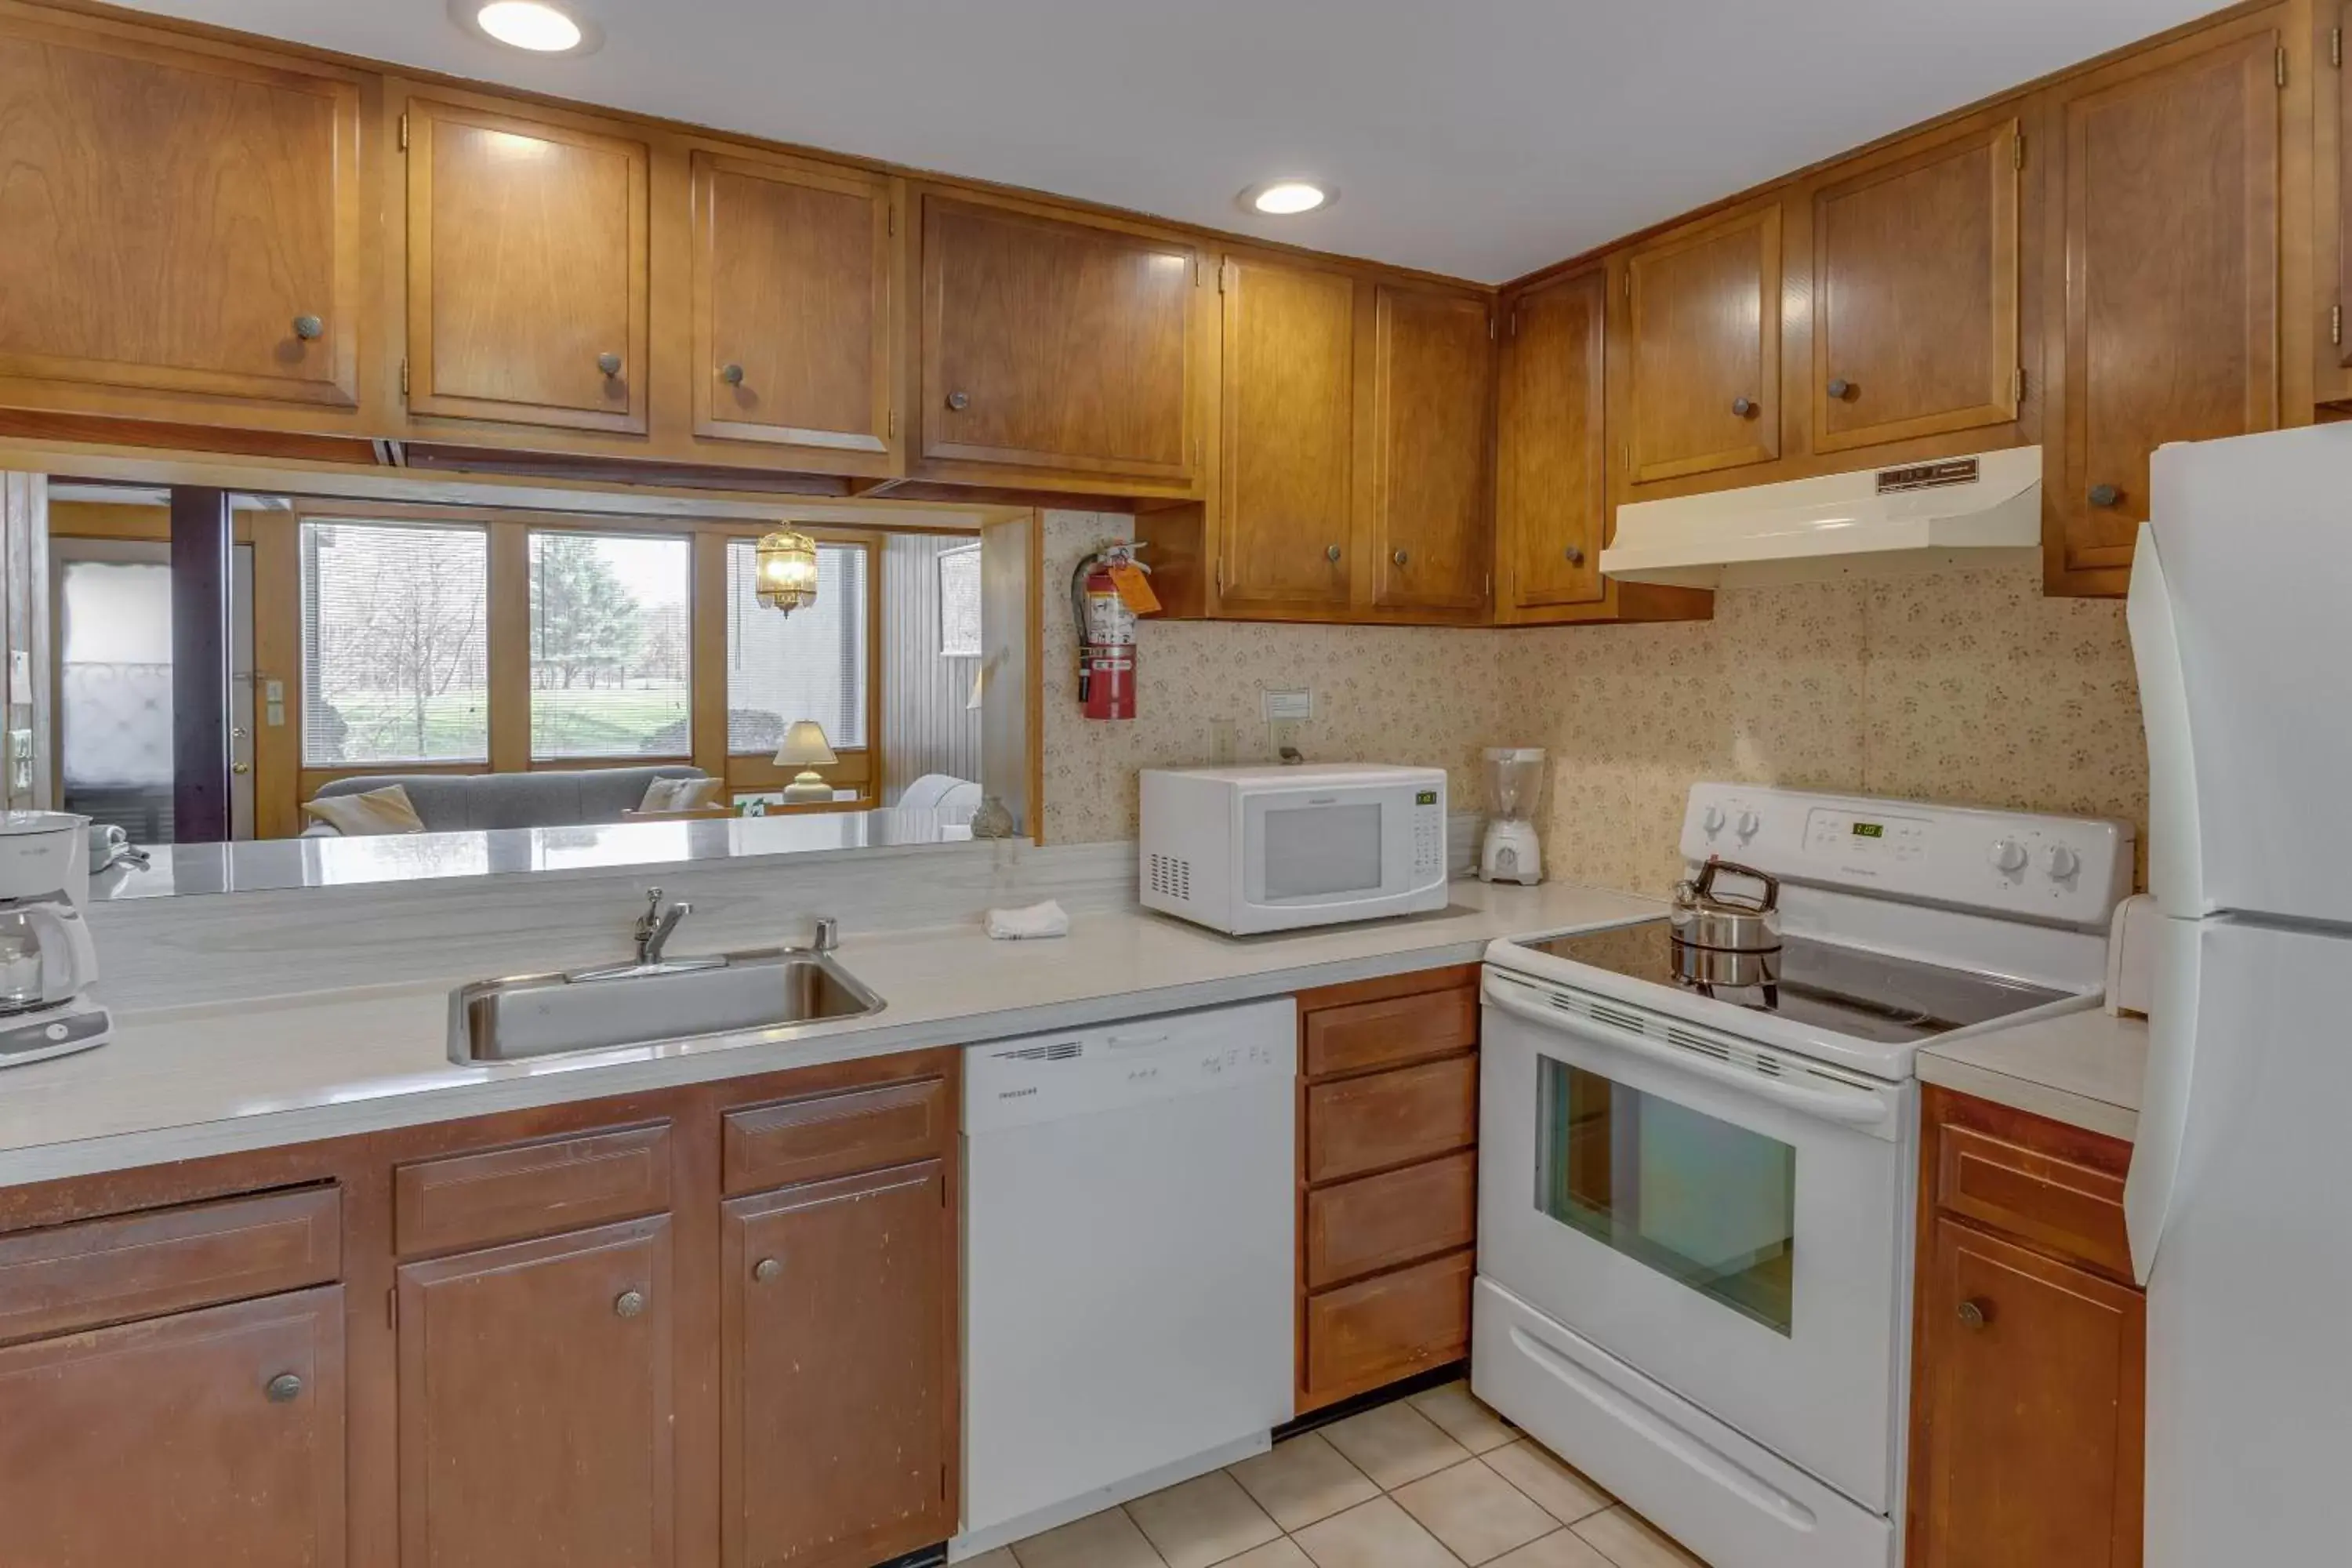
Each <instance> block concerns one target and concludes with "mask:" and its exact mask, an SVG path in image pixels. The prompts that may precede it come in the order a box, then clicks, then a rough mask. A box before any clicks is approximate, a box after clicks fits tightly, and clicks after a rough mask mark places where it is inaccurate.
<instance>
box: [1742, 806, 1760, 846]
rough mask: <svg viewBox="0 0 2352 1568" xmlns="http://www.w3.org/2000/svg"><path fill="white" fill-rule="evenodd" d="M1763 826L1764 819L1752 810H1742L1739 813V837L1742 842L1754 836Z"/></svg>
mask: <svg viewBox="0 0 2352 1568" xmlns="http://www.w3.org/2000/svg"><path fill="white" fill-rule="evenodd" d="M1763 827H1764V819H1763V818H1762V817H1760V816H1757V815H1756V814H1755V813H1754V812H1752V811H1743V812H1741V813H1740V814H1739V837H1740V839H1741V840H1742V841H1743V842H1745V841H1746V840H1748V839H1750V838H1753V837H1756V835H1757V834H1759V832H1761V831H1763Z"/></svg>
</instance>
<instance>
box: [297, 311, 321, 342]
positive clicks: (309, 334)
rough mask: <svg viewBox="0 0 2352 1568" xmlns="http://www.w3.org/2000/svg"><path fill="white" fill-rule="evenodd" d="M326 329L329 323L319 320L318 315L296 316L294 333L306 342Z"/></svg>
mask: <svg viewBox="0 0 2352 1568" xmlns="http://www.w3.org/2000/svg"><path fill="white" fill-rule="evenodd" d="M326 330H327V323H326V322H324V321H320V320H319V318H318V317H316V316H297V317H295V318H294V335H295V336H296V337H298V338H299V339H301V340H302V341H303V342H306V343H307V342H310V340H311V339H312V338H315V337H317V336H319V335H320V333H322V332H324V331H326Z"/></svg>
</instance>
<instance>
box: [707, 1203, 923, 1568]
mask: <svg viewBox="0 0 2352 1568" xmlns="http://www.w3.org/2000/svg"><path fill="white" fill-rule="evenodd" d="M948 1192H949V1188H948V1175H947V1167H946V1164H945V1163H944V1162H943V1161H940V1160H937V1159H933V1160H926V1161H923V1162H921V1163H919V1164H913V1165H899V1166H894V1167H891V1168H889V1169H887V1170H881V1171H873V1172H867V1173H863V1174H859V1175H854V1176H845V1177H842V1178H840V1179H837V1180H835V1181H829V1182H811V1183H807V1184H803V1185H800V1186H793V1187H785V1188H783V1189H782V1190H780V1191H777V1192H772V1193H764V1194H760V1195H758V1196H755V1197H745V1198H737V1199H735V1200H734V1201H733V1202H731V1203H730V1204H728V1205H727V1207H726V1217H725V1220H724V1222H723V1224H724V1239H723V1242H722V1253H723V1261H722V1264H721V1268H722V1270H723V1278H724V1279H725V1281H726V1283H725V1285H724V1287H723V1289H722V1293H721V1301H722V1310H723V1312H724V1318H723V1327H722V1329H721V1332H720V1336H719V1342H720V1345H721V1347H722V1355H723V1357H724V1368H723V1371H722V1373H721V1376H720V1379H719V1387H720V1390H721V1398H722V1400H723V1402H724V1405H725V1412H724V1415H723V1417H722V1431H723V1437H722V1443H721V1463H722V1464H723V1466H724V1490H723V1495H722V1500H721V1508H722V1513H723V1519H724V1530H725V1533H724V1538H723V1542H722V1549H723V1555H722V1556H721V1558H720V1559H719V1560H720V1562H721V1563H725V1564H727V1568H758V1565H761V1564H784V1563H790V1564H793V1565H794V1568H866V1565H867V1564H869V1563H876V1562H878V1561H880V1560H882V1559H883V1558H886V1557H888V1556H891V1555H893V1554H895V1553H896V1552H898V1551H899V1550H901V1549H902V1548H903V1546H904V1544H905V1543H907V1542H917V1543H920V1542H931V1541H938V1540H941V1539H944V1538H945V1537H947V1536H950V1535H952V1534H953V1533H955V1525H956V1516H955V1496H956V1492H955V1487H954V1484H953V1482H952V1479H951V1478H950V1475H949V1468H950V1447H949V1444H950V1435H949V1433H948V1431H947V1429H946V1426H945V1423H943V1422H942V1421H940V1419H939V1415H938V1413H939V1412H940V1411H942V1410H950V1409H952V1408H954V1405H955V1391H954V1387H953V1384H954V1382H955V1377H956V1342H957V1333H958V1323H957V1315H956V1311H955V1300H956V1298H955V1292H954V1289H953V1280H954V1271H955V1266H956V1224H955V1211H954V1210H953V1209H952V1208H951V1207H950V1205H949V1203H948ZM816 1346H822V1347H824V1353H821V1354H812V1353H811V1349H812V1347H816Z"/></svg>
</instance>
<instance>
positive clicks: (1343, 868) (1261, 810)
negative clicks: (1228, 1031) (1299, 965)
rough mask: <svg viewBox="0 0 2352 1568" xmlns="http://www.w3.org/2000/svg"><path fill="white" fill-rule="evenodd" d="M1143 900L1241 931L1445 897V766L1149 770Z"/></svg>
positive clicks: (1405, 909) (1357, 916) (1422, 904)
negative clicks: (1443, 767)
mask: <svg viewBox="0 0 2352 1568" xmlns="http://www.w3.org/2000/svg"><path fill="white" fill-rule="evenodd" d="M1139 870H1140V873H1141V878H1142V884H1143V907H1144V908H1146V909H1148V910H1162V911H1164V912H1165V913H1168V914H1171V915H1181V916H1182V917H1183V918H1184V919H1186V920H1188V921H1199V922H1200V923H1201V924H1202V925H1204V926H1210V927H1213V928H1214V929H1215V930H1218V931H1225V932H1228V933H1229V934H1231V935H1234V936H1251V935H1255V934H1256V933H1257V932H1260V931H1293V930H1296V929H1297V928H1298V927H1300V926H1319V925H1337V924H1339V922H1341V921H1368V920H1378V919H1380V918H1381V917H1382V916H1386V915H1406V914H1416V913H1420V912H1422V911H1424V910H1442V909H1444V907H1445V772H1444V769H1442V768H1392V767H1382V766H1378V765H1375V764H1372V763H1335V764H1332V765H1330V766H1327V767H1252V768H1146V769H1144V770H1143V841H1142V852H1141V865H1140V867H1139Z"/></svg>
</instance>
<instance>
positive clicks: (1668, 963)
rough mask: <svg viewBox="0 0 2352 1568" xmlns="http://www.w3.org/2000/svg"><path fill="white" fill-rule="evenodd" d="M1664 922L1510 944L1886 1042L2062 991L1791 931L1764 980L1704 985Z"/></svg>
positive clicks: (1962, 1024) (1933, 1032)
mask: <svg viewBox="0 0 2352 1568" xmlns="http://www.w3.org/2000/svg"><path fill="white" fill-rule="evenodd" d="M1671 929H1672V928H1671V927H1670V925H1669V924H1668V922H1667V921H1663V920H1655V921H1643V922H1641V923H1640V924H1638V925H1628V926H1612V927H1610V928H1609V929H1607V930H1605V931H1583V932H1580V933H1579V934H1577V935H1574V936H1556V937H1551V938H1549V939H1546V940H1542V941H1536V942H1521V943H1519V944H1518V945H1520V946H1522V947H1525V948H1528V949H1530V950H1531V951H1533V952H1548V953H1550V954H1551V955H1552V956H1554V957H1555V958H1565V959H1567V960H1569V961H1570V963H1585V964H1590V965H1591V966H1592V967H1593V968H1595V969H1605V970H1608V971H1610V972H1611V973H1615V974H1622V975H1625V976H1627V977H1629V978H1631V979H1634V980H1646V981H1649V982H1651V983H1652V984H1658V985H1667V986H1672V987H1673V988H1675V990H1678V991H1694V992H1696V993H1697V994H1700V995H1702V996H1708V997H1712V998H1713V999H1714V1000H1716V1001H1717V1002H1728V1003H1730V1004H1731V1005H1734V1006H1737V1007H1745V1008H1748V1010H1750V1011H1751V1012H1758V1013H1770V1014H1772V1015H1774V1016H1778V1017H1782V1018H1787V1019H1789V1020H1790V1021H1791V1022H1793V1023H1799V1024H1806V1025H1810V1026H1812V1027H1815V1028H1820V1029H1828V1030H1832V1031H1834V1032H1835V1033H1837V1034H1841V1035H1851V1036H1853V1037H1855V1038H1856V1039H1863V1040H1872V1041H1876V1042H1879V1043H1882V1044H1887V1045H1901V1044H1906V1043H1907V1042H1910V1041H1915V1040H1924V1039H1928V1038H1931V1037H1935V1036H1937V1035H1942V1034H1948V1033H1950V1032H1951V1031H1952V1030H1954V1029H1960V1028H1966V1027H1967V1026H1969V1025H1971V1024H1982V1023H1986V1022H1989V1021H1990V1020H1991V1019H1994V1018H2000V1017H2006V1016H2008V1015H2010V1014H2011V1013H2022V1012H2024V1011H2025V1010H2027V1009H2028V1008H2031V1007H2038V1006H2041V1005H2042V1004H2044V1003H2047V1002H2057V1001H2061V1000H2063V999H2064V997H2065V996H2066V995H2067V993H2065V992H2063V991H2048V990H2044V989H2042V987H2041V986H2038V985H2027V984H2021V983H2020V982H2018V981H2014V980H2003V979H2001V978H2000V977H1999V976H1997V975H1990V974H1979V973H1974V972H1972V971H1969V970H1965V969H1948V968H1945V967H1944V966H1942V965H1940V964H1934V963H1921V962H1920V961H1918V960H1916V959H1909V958H1889V957H1887V956H1886V955H1885V954H1884V953H1877V952H1864V951H1863V950H1862V949H1860V948H1855V947H1844V946H1841V945H1839V944H1838V943H1836V942H1816V941H1812V940H1811V939H1809V938H1805V937H1798V936H1792V937H1788V938H1785V939H1783V942H1782V944H1781V948H1780V963H1779V964H1778V965H1777V966H1776V967H1775V968H1773V969H1771V970H1770V971H1769V978H1767V979H1762V980H1759V981H1757V983H1755V984H1703V983H1700V982H1696V981H1692V980H1686V979H1685V978H1684V977H1683V975H1682V973H1680V970H1679V967H1678V965H1677V963H1676V962H1675V951H1674V942H1673V937H1672V935H1671Z"/></svg>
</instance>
